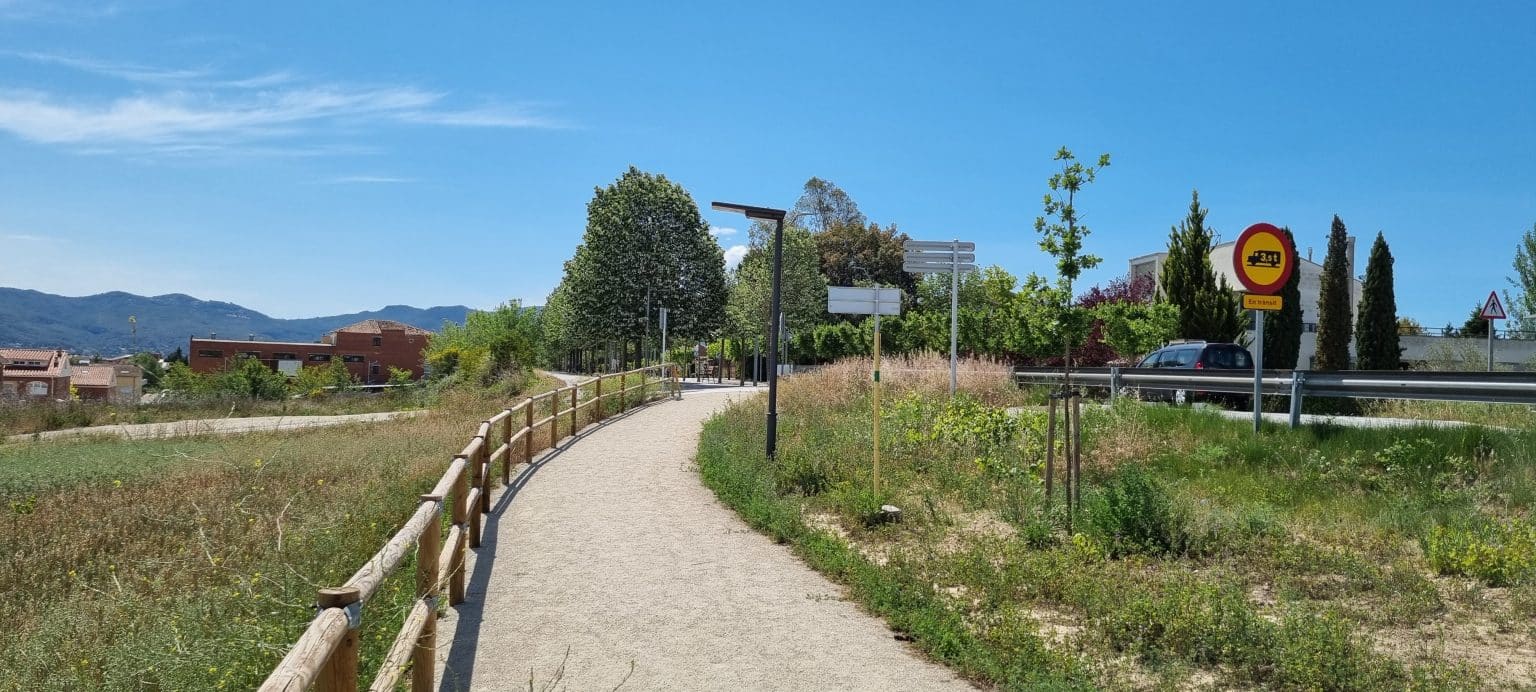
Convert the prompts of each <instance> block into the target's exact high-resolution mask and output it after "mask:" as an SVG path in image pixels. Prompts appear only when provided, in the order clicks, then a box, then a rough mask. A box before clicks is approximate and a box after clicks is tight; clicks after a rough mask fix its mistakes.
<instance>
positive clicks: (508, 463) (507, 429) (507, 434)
mask: <svg viewBox="0 0 1536 692" xmlns="http://www.w3.org/2000/svg"><path fill="white" fill-rule="evenodd" d="M506 413H507V419H506V420H505V421H502V425H503V427H502V429H501V443H502V444H504V445H506V446H507V455H506V456H505V457H502V459H501V484H502V485H503V486H508V485H512V409H510V408H509V409H507V410H506Z"/></svg>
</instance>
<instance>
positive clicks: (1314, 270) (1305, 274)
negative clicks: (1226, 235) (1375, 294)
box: [1129, 236, 1364, 368]
mask: <svg viewBox="0 0 1536 692" xmlns="http://www.w3.org/2000/svg"><path fill="white" fill-rule="evenodd" d="M1235 245H1236V243H1222V244H1220V245H1217V246H1215V247H1213V248H1211V254H1210V258H1211V268H1213V269H1215V270H1216V275H1217V276H1221V277H1226V279H1227V285H1228V286H1230V287H1231V288H1232V290H1234V291H1241V290H1242V289H1243V284H1242V282H1240V281H1238V280H1237V272H1235V271H1234V270H1233V269H1232V252H1233V247H1234V246H1235ZM1298 254H1300V255H1301V257H1300V260H1301V261H1300V262H1299V263H1298V264H1297V267H1296V271H1298V272H1300V273H1301V279H1300V282H1299V285H1298V288H1299V289H1300V290H1301V322H1302V325H1303V329H1302V335H1301V352H1300V354H1299V355H1298V356H1297V359H1296V365H1297V367H1302V368H1310V367H1311V365H1312V357H1313V356H1314V355H1315V354H1316V353H1317V310H1318V303H1319V297H1320V294H1321V292H1322V275H1323V265H1321V264H1318V263H1317V262H1314V261H1312V251H1311V250H1310V249H1308V250H1306V251H1305V252H1300V251H1299V252H1298ZM1167 259H1168V253H1167V252H1154V253H1152V254H1149V255H1142V256H1140V257H1133V258H1131V260H1130V262H1129V264H1130V276H1131V278H1133V279H1134V278H1136V277H1139V276H1150V277H1152V280H1153V282H1154V283H1157V282H1158V280H1159V278H1161V276H1162V271H1163V262H1165V261H1167ZM1345 260H1346V263H1347V264H1348V267H1349V270H1348V271H1349V276H1350V281H1349V305H1350V311H1351V312H1352V313H1356V314H1355V315H1354V317H1358V314H1357V313H1358V312H1359V310H1360V293H1361V291H1362V290H1363V289H1364V284H1363V283H1361V282H1362V280H1363V277H1361V276H1359V275H1358V274H1356V273H1355V272H1356V266H1355V239H1354V237H1353V236H1351V237H1350V238H1349V239H1348V244H1347V245H1346V247H1345ZM1350 351H1351V357H1353V351H1354V340H1353V339H1351V340H1350Z"/></svg>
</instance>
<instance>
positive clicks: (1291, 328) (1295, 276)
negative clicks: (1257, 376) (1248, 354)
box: [1264, 228, 1302, 370]
mask: <svg viewBox="0 0 1536 692" xmlns="http://www.w3.org/2000/svg"><path fill="white" fill-rule="evenodd" d="M1280 231H1281V232H1282V233H1285V237H1286V238H1287V239H1288V240H1290V241H1291V266H1292V267H1295V269H1293V270H1292V271H1291V278H1289V279H1287V280H1286V282H1285V286H1283V287H1281V288H1280V300H1281V301H1282V302H1281V306H1280V309H1279V310H1277V311H1275V312H1272V313H1270V314H1268V315H1265V316H1264V366H1265V367H1270V368H1277V369H1281V370H1290V369H1292V368H1294V367H1296V361H1297V359H1298V358H1299V357H1300V354H1301V330H1302V324H1301V264H1300V262H1301V258H1300V257H1298V256H1297V254H1296V237H1295V236H1293V235H1291V229H1290V228H1282V229H1280Z"/></svg>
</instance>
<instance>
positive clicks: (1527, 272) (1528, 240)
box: [1504, 224, 1536, 339]
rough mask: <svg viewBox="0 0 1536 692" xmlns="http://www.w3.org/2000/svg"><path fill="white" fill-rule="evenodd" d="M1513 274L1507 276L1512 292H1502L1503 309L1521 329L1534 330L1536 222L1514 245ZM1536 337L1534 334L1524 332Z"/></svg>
mask: <svg viewBox="0 0 1536 692" xmlns="http://www.w3.org/2000/svg"><path fill="white" fill-rule="evenodd" d="M1514 267H1515V275H1514V276H1511V277H1509V285H1510V287H1511V288H1514V289H1515V292H1514V294H1510V292H1509V291H1505V292H1504V303H1505V311H1506V312H1508V313H1509V317H1510V321H1511V322H1513V323H1514V324H1515V326H1516V327H1518V328H1519V329H1521V330H1525V331H1536V224H1533V225H1532V226H1531V230H1529V231H1526V232H1525V233H1524V234H1522V235H1521V236H1520V243H1519V244H1518V245H1516V246H1515V264H1514ZM1523 336H1524V338H1527V339H1530V338H1536V334H1524V335H1523Z"/></svg>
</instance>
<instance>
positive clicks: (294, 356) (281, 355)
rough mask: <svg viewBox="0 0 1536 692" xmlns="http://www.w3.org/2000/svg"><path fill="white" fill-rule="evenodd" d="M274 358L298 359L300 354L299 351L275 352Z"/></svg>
mask: <svg viewBox="0 0 1536 692" xmlns="http://www.w3.org/2000/svg"><path fill="white" fill-rule="evenodd" d="M272 359H273V360H298V359H299V354H297V353H274V354H272Z"/></svg>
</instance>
